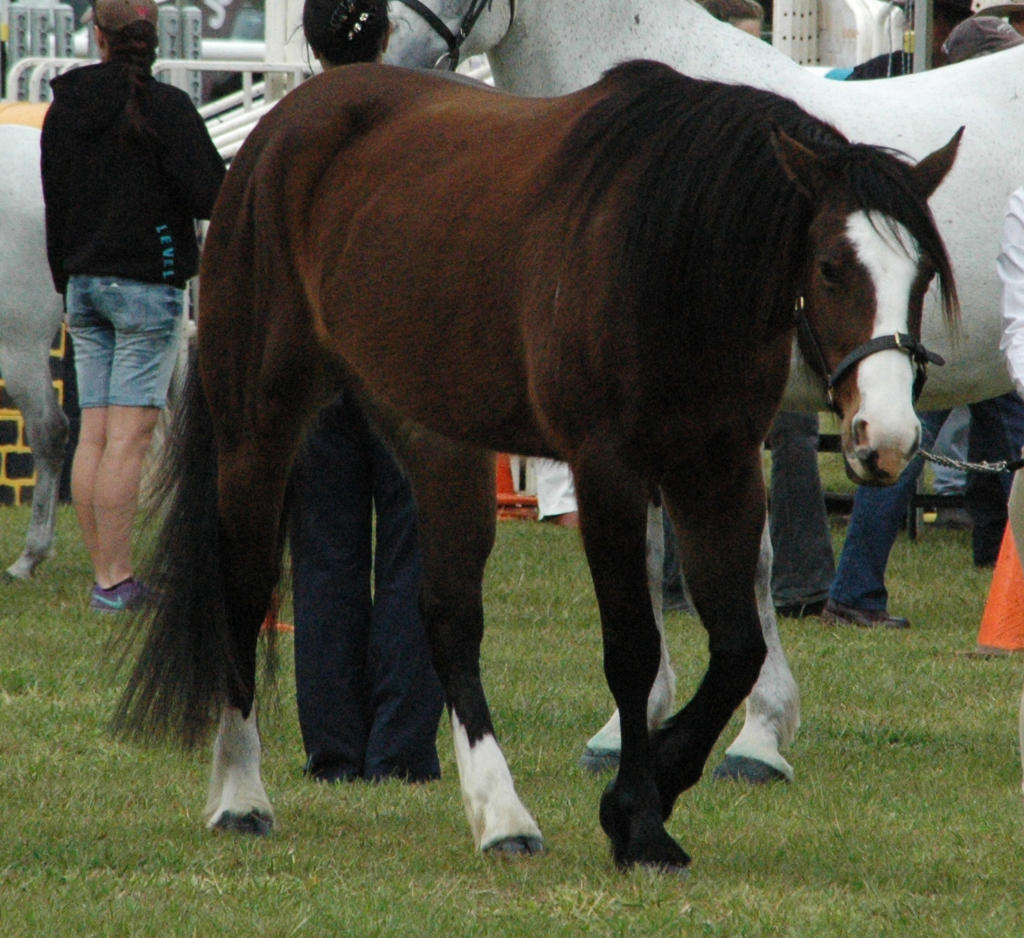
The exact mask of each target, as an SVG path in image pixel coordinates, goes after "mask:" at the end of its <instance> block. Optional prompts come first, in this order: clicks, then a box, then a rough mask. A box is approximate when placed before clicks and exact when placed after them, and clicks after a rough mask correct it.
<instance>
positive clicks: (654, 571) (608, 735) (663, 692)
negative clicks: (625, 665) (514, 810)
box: [580, 505, 676, 772]
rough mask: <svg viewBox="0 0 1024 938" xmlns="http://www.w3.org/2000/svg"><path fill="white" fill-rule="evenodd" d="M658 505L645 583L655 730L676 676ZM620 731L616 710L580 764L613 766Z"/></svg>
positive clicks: (650, 714) (650, 711)
mask: <svg viewBox="0 0 1024 938" xmlns="http://www.w3.org/2000/svg"><path fill="white" fill-rule="evenodd" d="M661 511H662V510H661V508H659V507H657V506H655V505H650V506H649V507H648V509H647V583H648V586H649V589H650V592H651V606H652V608H653V609H654V621H655V622H656V623H657V625H658V636H659V637H660V639H661V660H660V661H659V662H658V673H657V675H656V676H655V678H654V684H653V686H652V687H651V693H650V696H649V697H648V698H647V726H648V728H649V729H652V730H653V729H655V728H656V727H658V726H660V725H661V724H662V723H663V722H664V721H665V720H667V719H668V718H669V716H671V715H672V710H673V707H674V704H675V696H676V675H675V672H674V671H673V670H672V663H671V661H670V660H669V656H668V646H667V645H666V644H665V616H664V611H663V606H662V593H661V586H662V576H663V568H664V564H665V529H664V528H663V527H662V523H663V522H662V517H661ZM621 748H622V733H621V731H620V729H619V711H618V710H616V711H615V712H614V713H613V714H612V715H611V717H609V719H608V722H607V723H605V725H604V726H602V727H601V729H599V730H598V731H597V732H596V733H595V734H594V735H593V736H591V737H590V739H589V740H587V745H586V748H585V749H584V750H583V756H582V757H581V758H580V763H581V764H582V765H583V766H584V767H585V768H588V769H590V770H592V771H594V772H600V771H602V770H604V769H610V768H614V767H615V766H616V765H618V764H619V750H620V749H621Z"/></svg>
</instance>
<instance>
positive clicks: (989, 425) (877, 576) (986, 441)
mask: <svg viewBox="0 0 1024 938" xmlns="http://www.w3.org/2000/svg"><path fill="white" fill-rule="evenodd" d="M970 411H971V432H970V440H969V444H968V453H969V458H970V460H971V461H972V462H973V461H979V460H986V461H996V460H1000V459H1012V458H1014V457H1016V456H1017V455H1018V454H1019V453H1020V450H1021V445H1022V443H1024V403H1022V402H1021V399H1020V398H1019V397H1018V396H1017V394H1016V393H1011V394H1004V395H1002V397H996V398H992V399H991V400H987V401H981V402H979V403H977V404H971V405H970ZM948 413H949V411H946V410H941V411H930V412H928V413H924V414H921V415H920V416H921V431H922V435H921V445H922V447H923V448H924V449H930V448H931V446H932V445H933V443H934V441H935V436H936V434H937V433H938V431H939V429H940V428H941V427H942V424H943V422H944V421H945V419H946V415H947V414H948ZM923 465H924V462H923V460H922V458H921V457H920V456H916V457H915V458H914V459H913V460H911V462H910V465H908V466H907V468H906V469H905V470H904V471H903V475H901V476H900V478H899V480H898V481H897V482H896V484H895V485H892V486H889V487H887V488H869V487H867V486H860V487H859V488H858V489H857V493H856V495H855V496H854V499H853V513H852V515H851V516H850V524H849V527H848V528H847V530H846V541H845V543H844V544H843V552H842V554H841V555H840V557H839V569H838V571H837V572H836V578H835V580H834V581H833V583H832V589H831V591H830V595H831V597H832V599H834V600H835V601H836V602H840V603H843V604H844V605H847V606H853V607H855V608H857V609H870V610H875V611H879V612H885V611H886V610H887V608H888V602H889V593H888V591H887V590H886V588H885V568H886V566H887V565H888V563H889V553H890V551H891V550H892V545H893V543H894V542H895V540H896V535H897V533H898V532H899V530H900V528H901V526H902V525H903V522H904V519H905V518H906V516H907V508H908V506H909V504H910V498H911V496H912V495H913V493H914V491H915V490H916V488H917V480H918V477H919V476H920V475H921V469H922V467H923ZM1011 481H1012V477H1011V474H1010V473H1008V472H1004V473H1000V474H999V475H998V476H981V475H980V474H979V473H973V472H972V473H968V481H967V490H968V494H967V500H968V504H969V506H970V507H971V514H972V517H973V518H974V521H975V529H976V531H977V533H976V534H975V535H974V560H975V562H976V563H987V562H988V559H987V554H985V553H984V551H988V550H989V549H990V546H991V545H990V541H991V543H994V545H995V550H996V551H998V548H999V539H1000V538H1001V537H1002V534H1003V529H1004V528H1005V526H1006V500H1007V499H1008V498H1009V495H1010V483H1011ZM993 489H995V491H996V493H997V494H996V497H995V498H994V499H993V498H992V497H991V496H992V494H993ZM984 492H988V493H989V496H988V497H987V498H981V497H980V496H981V495H982V493H984ZM979 528H980V530H978V529H979ZM995 532H998V536H996V537H994V539H993V535H994V534H995Z"/></svg>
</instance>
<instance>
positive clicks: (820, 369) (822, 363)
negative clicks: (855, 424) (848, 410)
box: [793, 296, 946, 417]
mask: <svg viewBox="0 0 1024 938" xmlns="http://www.w3.org/2000/svg"><path fill="white" fill-rule="evenodd" d="M793 318H794V319H795V320H796V328H797V338H798V341H799V343H800V350H801V351H802V352H803V353H804V357H805V358H806V359H807V363H808V364H809V365H810V366H811V368H813V369H814V371H816V372H817V373H818V375H819V376H820V377H821V378H822V379H823V381H824V384H825V400H826V401H827V402H828V406H829V410H831V411H832V412H833V413H834V414H838V415H839V416H840V417H841V416H842V413H841V411H840V410H839V405H838V404H837V403H836V386H837V385H838V384H839V382H840V381H842V380H843V378H845V377H846V376H847V375H848V374H849V373H850V372H851V371H852V370H853V369H854V367H855V366H856V365H858V364H859V363H860V362H862V361H863V360H864V359H865V358H867V357H868V356H869V355H874V354H875V352H883V351H886V350H887V349H896V350H897V351H900V352H904V353H905V354H907V355H909V356H910V360H911V362H913V365H914V388H913V398H914V403H915V404H916V403H917V399H918V398H919V397H920V396H921V391H922V389H923V388H924V383H925V381H926V380H927V378H928V362H931V363H932V364H933V365H945V364H946V360H945V359H944V358H943V357H942V356H941V355H937V354H936V353H935V352H930V351H928V349H926V348H925V347H924V345H923V344H922V343H921V340H920V339H916V338H914V336H912V335H908V334H907V333H906V332H894V333H893V334H892V335H880V336H875V338H873V339H868V341H867V342H865V343H864V344H863V345H858V346H857V348H855V349H854V350H853V351H852V352H850V354H849V355H847V356H846V357H845V358H844V359H843V360H842V361H841V362H840V363H839V364H838V365H836V367H835V369H834V370H833V371H831V372H830V371H829V370H828V360H827V359H826V358H825V352H824V351H823V350H822V347H821V342H820V341H819V340H818V335H817V333H816V332H815V331H814V327H813V326H812V325H811V323H810V320H809V319H808V318H807V313H806V312H805V310H804V298H803V297H802V296H801V297H798V298H797V301H796V304H795V306H794V308H793ZM808 353H809V354H808Z"/></svg>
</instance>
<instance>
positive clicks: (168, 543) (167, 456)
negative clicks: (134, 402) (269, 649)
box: [114, 360, 238, 747]
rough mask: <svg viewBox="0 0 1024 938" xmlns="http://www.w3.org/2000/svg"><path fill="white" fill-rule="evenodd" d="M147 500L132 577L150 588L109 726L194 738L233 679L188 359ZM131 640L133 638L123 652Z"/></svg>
mask: <svg viewBox="0 0 1024 938" xmlns="http://www.w3.org/2000/svg"><path fill="white" fill-rule="evenodd" d="M164 445H165V450H164V456H163V459H162V460H161V466H160V471H159V477H158V479H157V481H156V490H155V492H154V501H153V508H152V511H153V517H155V518H157V519H160V530H159V535H158V536H157V538H156V541H155V543H154V544H152V545H151V547H150V556H149V557H147V558H146V559H145V560H144V562H143V564H142V565H140V572H139V575H140V578H141V579H142V581H143V582H144V583H145V584H146V585H147V586H148V587H149V588H150V589H151V590H152V596H151V597H150V599H149V601H148V602H147V604H146V607H145V608H144V609H143V610H141V611H140V613H139V614H138V615H137V616H136V617H134V620H133V628H132V629H131V636H132V637H133V638H135V637H136V636H137V633H139V632H142V633H143V636H142V637H141V649H140V650H139V652H138V658H137V660H136V662H135V665H134V668H133V669H132V672H131V676H130V677H129V680H128V685H127V687H126V688H125V690H124V693H123V695H122V697H121V700H120V703H119V704H118V707H117V710H116V712H115V715H114V727H115V729H116V730H117V731H119V732H122V733H126V734H128V735H133V736H139V737H142V738H154V737H158V736H168V735H169V736H171V737H172V738H175V739H176V740H178V741H179V742H181V743H182V744H183V745H185V746H189V747H191V746H195V745H197V744H199V743H200V742H202V741H203V740H204V739H205V737H206V735H207V732H208V730H209V728H210V726H211V723H212V720H213V717H214V716H215V714H216V713H217V712H219V709H220V706H221V705H222V704H224V703H226V702H227V701H228V697H229V692H230V689H231V688H232V687H237V686H238V683H237V677H238V666H237V663H236V661H235V658H236V655H235V651H234V649H235V642H234V641H233V639H232V636H231V627H230V623H229V619H228V615H227V602H226V600H225V587H224V580H223V578H222V570H221V556H220V555H221V550H220V545H221V541H220V532H219V521H218V512H217V454H216V447H215V443H214V435H213V423H212V420H211V418H210V410H209V407H208V405H207V402H206V396H205V394H204V393H203V387H202V382H201V381H200V379H199V374H198V369H197V368H196V367H195V361H194V360H193V361H191V362H190V363H189V369H188V377H187V379H186V387H185V393H184V395H183V400H182V402H181V406H180V409H178V410H177V412H176V413H175V415H174V418H173V421H172V425H171V430H170V433H169V435H168V438H167V440H166V442H165V444H164ZM137 644H138V642H133V643H132V646H131V648H129V650H128V652H127V653H126V655H130V654H131V652H132V651H133V650H134V648H135V647H136V645H137Z"/></svg>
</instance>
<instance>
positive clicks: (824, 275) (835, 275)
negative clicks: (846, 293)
mask: <svg viewBox="0 0 1024 938" xmlns="http://www.w3.org/2000/svg"><path fill="white" fill-rule="evenodd" d="M818 272H819V273H820V274H821V279H822V280H824V281H825V283H826V284H827V285H828V286H831V287H834V286H838V285H839V281H840V280H841V279H842V276H841V274H840V271H839V267H838V265H836V264H833V263H832V262H831V261H820V262H819V263H818Z"/></svg>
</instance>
